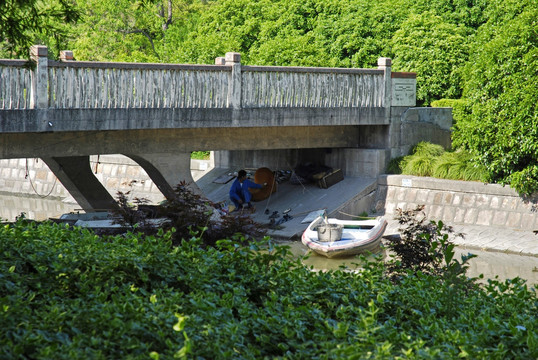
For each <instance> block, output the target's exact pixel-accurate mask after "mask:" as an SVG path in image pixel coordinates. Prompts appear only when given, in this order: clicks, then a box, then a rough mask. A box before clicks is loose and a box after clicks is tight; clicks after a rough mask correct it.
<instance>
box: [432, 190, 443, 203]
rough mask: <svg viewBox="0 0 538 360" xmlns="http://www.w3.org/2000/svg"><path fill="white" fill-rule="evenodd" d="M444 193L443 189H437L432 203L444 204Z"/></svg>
mask: <svg viewBox="0 0 538 360" xmlns="http://www.w3.org/2000/svg"><path fill="white" fill-rule="evenodd" d="M444 195H445V194H444V193H443V192H441V191H436V192H435V193H434V196H433V201H432V204H434V205H442V204H443V198H444Z"/></svg>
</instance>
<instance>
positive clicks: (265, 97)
mask: <svg viewBox="0 0 538 360" xmlns="http://www.w3.org/2000/svg"><path fill="white" fill-rule="evenodd" d="M241 70H242V72H243V74H242V93H241V107H245V108H253V107H254V108H255V107H383V106H384V76H383V75H384V74H383V71H382V70H370V69H340V68H299V67H269V66H263V67H262V66H244V67H242V69H241Z"/></svg>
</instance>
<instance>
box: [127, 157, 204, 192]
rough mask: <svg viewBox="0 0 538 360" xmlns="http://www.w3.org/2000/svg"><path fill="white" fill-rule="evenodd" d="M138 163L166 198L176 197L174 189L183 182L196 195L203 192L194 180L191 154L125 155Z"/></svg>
mask: <svg viewBox="0 0 538 360" xmlns="http://www.w3.org/2000/svg"><path fill="white" fill-rule="evenodd" d="M125 156H127V157H130V158H131V159H133V160H134V161H136V162H137V163H138V165H140V166H141V167H142V168H143V169H144V170H145V171H146V173H147V174H148V176H149V177H150V178H151V180H153V182H154V183H155V185H157V187H158V188H159V190H160V191H161V193H162V194H163V195H164V197H166V198H171V197H173V196H174V194H175V192H174V188H175V187H176V186H177V185H178V184H179V183H180V182H181V181H185V182H186V183H187V184H189V188H191V189H192V190H193V191H194V192H195V193H197V194H201V193H202V191H201V190H200V188H199V187H198V185H196V183H195V182H194V180H193V179H192V174H191V154H190V152H188V153H175V154H170V153H162V154H125Z"/></svg>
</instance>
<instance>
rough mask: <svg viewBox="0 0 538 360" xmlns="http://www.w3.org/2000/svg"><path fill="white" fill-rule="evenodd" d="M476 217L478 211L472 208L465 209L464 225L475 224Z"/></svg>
mask: <svg viewBox="0 0 538 360" xmlns="http://www.w3.org/2000/svg"><path fill="white" fill-rule="evenodd" d="M477 217H478V210H477V209H474V208H470V209H467V211H466V212H465V217H464V219H463V223H464V224H466V225H473V224H476V219H477Z"/></svg>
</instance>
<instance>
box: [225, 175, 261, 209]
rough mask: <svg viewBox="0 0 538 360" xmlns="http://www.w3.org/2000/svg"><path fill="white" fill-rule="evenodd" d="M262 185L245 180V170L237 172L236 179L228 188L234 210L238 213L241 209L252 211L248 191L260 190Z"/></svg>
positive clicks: (250, 197)
mask: <svg viewBox="0 0 538 360" xmlns="http://www.w3.org/2000/svg"><path fill="white" fill-rule="evenodd" d="M262 187H263V185H260V184H256V183H255V182H253V181H250V180H249V179H247V172H246V171H245V170H239V172H238V173H237V179H235V181H234V182H233V184H232V187H231V188H230V200H231V201H232V202H233V204H234V205H235V210H234V211H238V210H241V209H243V208H247V209H250V210H251V211H254V207H253V206H252V204H251V203H250V200H251V199H252V194H251V193H250V191H249V190H248V189H261V188H262Z"/></svg>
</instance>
